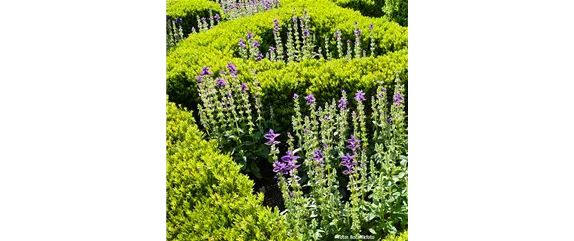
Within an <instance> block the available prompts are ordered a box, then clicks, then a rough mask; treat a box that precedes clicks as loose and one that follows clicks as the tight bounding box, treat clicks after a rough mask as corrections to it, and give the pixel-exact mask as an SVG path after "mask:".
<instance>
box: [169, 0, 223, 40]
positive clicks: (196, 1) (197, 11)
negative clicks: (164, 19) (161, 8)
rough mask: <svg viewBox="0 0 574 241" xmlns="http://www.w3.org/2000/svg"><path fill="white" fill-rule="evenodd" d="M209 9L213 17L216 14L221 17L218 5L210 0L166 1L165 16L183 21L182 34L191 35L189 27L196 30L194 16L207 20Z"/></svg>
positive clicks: (221, 11)
mask: <svg viewBox="0 0 574 241" xmlns="http://www.w3.org/2000/svg"><path fill="white" fill-rule="evenodd" d="M210 9H211V10H212V12H213V15H215V14H216V13H218V14H219V15H220V16H222V14H223V10H221V8H220V7H219V4H217V3H216V2H214V1H210V0H167V5H166V9H165V10H166V11H165V14H166V15H168V16H171V17H172V18H173V19H176V18H181V19H182V20H183V32H184V33H191V27H195V29H197V18H196V16H200V17H205V18H209V10H210ZM222 17H223V16H222ZM208 21H209V20H208Z"/></svg>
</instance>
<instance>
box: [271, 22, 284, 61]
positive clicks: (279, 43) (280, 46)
mask: <svg viewBox="0 0 574 241" xmlns="http://www.w3.org/2000/svg"><path fill="white" fill-rule="evenodd" d="M273 23H274V25H273V36H274V37H275V46H277V59H278V60H279V61H283V42H282V41H281V36H280V33H279V30H280V28H279V20H277V19H274V20H273Z"/></svg>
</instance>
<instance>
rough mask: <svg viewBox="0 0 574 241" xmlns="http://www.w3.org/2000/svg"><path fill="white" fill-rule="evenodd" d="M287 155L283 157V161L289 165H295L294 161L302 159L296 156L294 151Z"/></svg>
mask: <svg viewBox="0 0 574 241" xmlns="http://www.w3.org/2000/svg"><path fill="white" fill-rule="evenodd" d="M285 154H286V155H285V156H282V157H281V160H282V161H284V162H286V163H287V164H289V163H293V161H296V160H297V159H299V158H301V157H300V156H295V154H294V153H293V151H288V152H287V153H285Z"/></svg>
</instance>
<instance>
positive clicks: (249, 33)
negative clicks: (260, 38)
mask: <svg viewBox="0 0 574 241" xmlns="http://www.w3.org/2000/svg"><path fill="white" fill-rule="evenodd" d="M251 38H253V34H251V31H249V32H247V39H251Z"/></svg>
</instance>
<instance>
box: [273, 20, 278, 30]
mask: <svg viewBox="0 0 574 241" xmlns="http://www.w3.org/2000/svg"><path fill="white" fill-rule="evenodd" d="M273 23H274V24H273V32H279V20H277V19H273Z"/></svg>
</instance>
